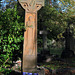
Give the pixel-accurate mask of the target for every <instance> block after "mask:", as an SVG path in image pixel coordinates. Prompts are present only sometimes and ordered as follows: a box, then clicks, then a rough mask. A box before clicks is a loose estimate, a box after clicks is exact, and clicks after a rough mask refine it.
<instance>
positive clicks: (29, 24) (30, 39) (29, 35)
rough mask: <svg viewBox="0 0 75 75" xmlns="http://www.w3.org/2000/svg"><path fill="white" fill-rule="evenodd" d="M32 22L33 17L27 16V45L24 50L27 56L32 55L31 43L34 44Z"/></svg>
mask: <svg viewBox="0 0 75 75" xmlns="http://www.w3.org/2000/svg"><path fill="white" fill-rule="evenodd" d="M34 25H35V24H34V21H33V17H32V16H29V18H28V21H27V22H26V27H27V30H26V32H27V43H26V44H27V45H26V50H28V55H31V54H33V48H34V46H33V43H34V34H33V32H34Z"/></svg>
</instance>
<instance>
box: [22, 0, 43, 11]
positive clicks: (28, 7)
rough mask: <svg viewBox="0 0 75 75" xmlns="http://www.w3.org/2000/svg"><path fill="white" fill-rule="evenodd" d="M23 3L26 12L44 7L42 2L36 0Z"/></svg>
mask: <svg viewBox="0 0 75 75" xmlns="http://www.w3.org/2000/svg"><path fill="white" fill-rule="evenodd" d="M21 5H22V7H23V8H24V9H25V10H26V12H37V11H38V10H39V9H40V8H41V7H42V5H41V4H36V2H35V0H33V1H32V2H28V3H27V2H23V3H21Z"/></svg>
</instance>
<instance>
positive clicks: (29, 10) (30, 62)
mask: <svg viewBox="0 0 75 75" xmlns="http://www.w3.org/2000/svg"><path fill="white" fill-rule="evenodd" d="M19 3H20V4H21V6H22V7H23V8H24V9H25V26H26V27H27V29H26V31H25V32H24V45H23V64H22V69H23V72H32V71H35V70H36V69H37V68H36V67H37V11H38V10H39V9H40V8H41V7H42V6H44V0H19Z"/></svg>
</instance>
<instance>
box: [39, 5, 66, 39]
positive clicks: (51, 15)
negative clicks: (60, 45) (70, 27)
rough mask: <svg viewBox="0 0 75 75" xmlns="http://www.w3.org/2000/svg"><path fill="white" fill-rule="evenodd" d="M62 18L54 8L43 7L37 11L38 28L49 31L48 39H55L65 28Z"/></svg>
mask: <svg viewBox="0 0 75 75" xmlns="http://www.w3.org/2000/svg"><path fill="white" fill-rule="evenodd" d="M63 18H64V17H63V14H62V13H60V12H58V11H57V10H56V9H55V8H54V7H52V6H45V7H43V8H42V9H41V10H40V11H39V19H38V23H39V24H38V25H39V28H41V29H42V30H43V27H45V28H46V30H47V31H49V33H50V35H49V34H48V35H49V39H53V38H54V39H57V35H59V34H60V33H62V32H63V31H64V28H65V27H66V25H65V23H64V19H63Z"/></svg>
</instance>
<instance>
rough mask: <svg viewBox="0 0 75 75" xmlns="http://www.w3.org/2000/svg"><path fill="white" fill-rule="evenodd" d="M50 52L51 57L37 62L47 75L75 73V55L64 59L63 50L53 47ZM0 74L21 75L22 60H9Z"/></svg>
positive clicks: (73, 74) (71, 74)
mask: <svg viewBox="0 0 75 75" xmlns="http://www.w3.org/2000/svg"><path fill="white" fill-rule="evenodd" d="M50 53H51V56H50V57H49V58H47V59H46V60H44V61H42V62H39V63H38V64H37V67H40V68H43V69H44V71H45V75H60V74H61V75H75V56H74V57H71V58H67V59H62V58H61V53H62V50H60V49H58V48H57V49H51V51H50ZM50 58H51V59H50ZM15 59H16V57H15ZM48 59H50V60H48ZM47 60H48V61H47ZM49 72H51V73H49ZM67 72H68V73H67ZM0 75H21V61H17V62H16V61H15V62H14V63H12V61H10V60H8V62H7V63H6V67H3V70H2V72H0Z"/></svg>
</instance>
